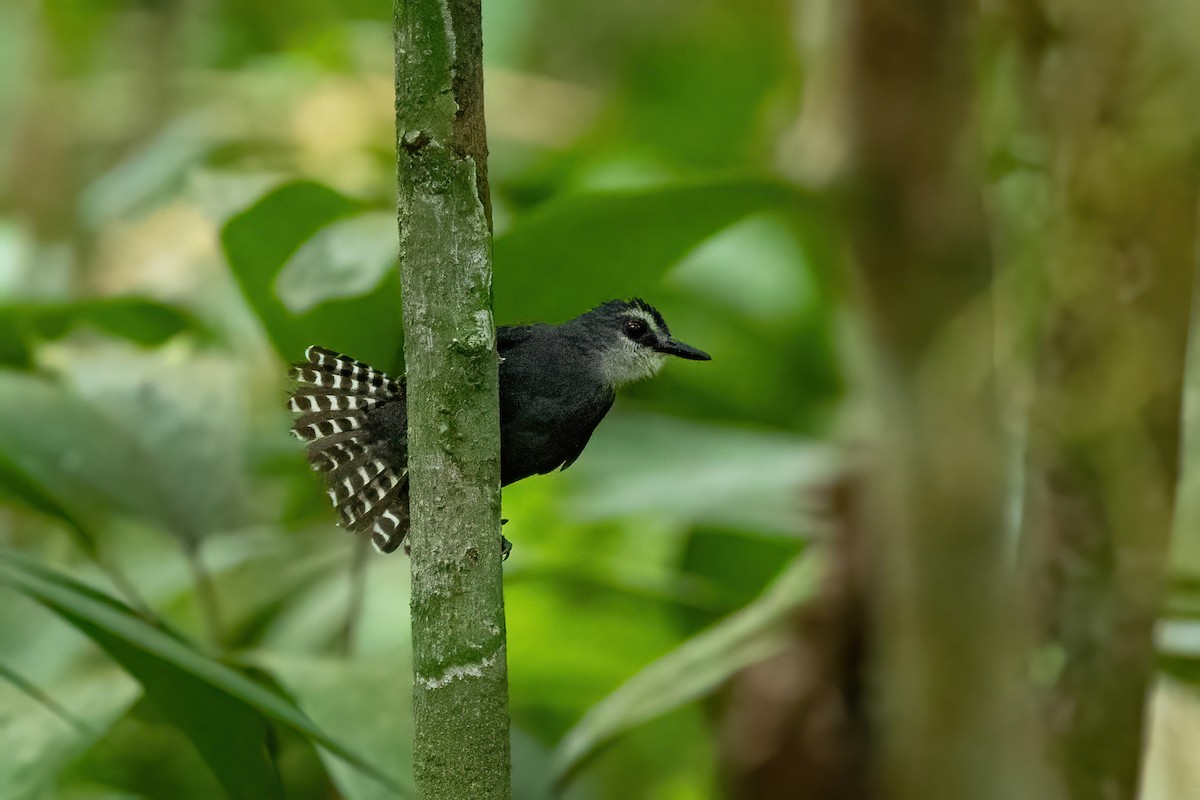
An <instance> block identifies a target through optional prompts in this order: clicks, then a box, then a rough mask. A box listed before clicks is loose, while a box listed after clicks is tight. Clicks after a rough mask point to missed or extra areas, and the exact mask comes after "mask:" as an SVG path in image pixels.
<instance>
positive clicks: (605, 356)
mask: <svg viewBox="0 0 1200 800" xmlns="http://www.w3.org/2000/svg"><path fill="white" fill-rule="evenodd" d="M578 321H579V322H580V323H582V324H583V325H584V326H585V327H586V329H587V331H588V339H589V341H590V342H594V343H595V346H596V349H597V351H598V353H597V355H598V358H599V361H600V372H601V374H602V375H603V376H604V379H605V381H606V382H607V383H609V384H610V385H612V386H620V385H621V384H623V383H630V382H631V381H637V380H641V379H642V378H649V377H650V376H652V375H654V374H655V373H656V372H658V371H659V369H661V368H662V365H663V362H664V361H666V360H667V356H678V357H679V358H688V359H691V360H693V361H708V360H709V359H711V356H710V355H709V354H708V353H705V352H704V351H703V350H697V349H696V348H695V347H692V346H691V345H686V344H684V343H683V342H680V341H676V340H675V339H673V338H671V331H670V330H669V329H668V328H667V323H666V322H665V321H664V320H663V317H662V314H660V313H658V310H657V309H655V308H654V306H652V305H650V304H649V303H647V302H646V301H644V300H639V299H637V298H633V299H631V300H612V301H609V302H607V303H605V304H604V305H601V306H597V307H596V308H593V309H592V310H591V311H589V312H587V313H586V314H584V315H583V316H581V317H579V318H578Z"/></svg>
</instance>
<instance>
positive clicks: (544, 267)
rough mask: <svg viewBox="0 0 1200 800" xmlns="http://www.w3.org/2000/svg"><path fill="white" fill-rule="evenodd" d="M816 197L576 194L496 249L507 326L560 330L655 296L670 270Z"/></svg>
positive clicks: (522, 225) (733, 186)
mask: <svg viewBox="0 0 1200 800" xmlns="http://www.w3.org/2000/svg"><path fill="white" fill-rule="evenodd" d="M807 204H808V197H807V195H805V194H803V193H802V192H801V191H800V190H798V189H796V188H794V187H792V186H788V185H787V184H784V183H781V182H777V181H771V180H764V179H752V178H751V179H733V180H720V181H710V182H705V183H695V184H670V185H667V186H661V187H655V188H651V189H639V190H632V191H611V192H596V193H591V194H574V195H567V196H565V197H563V198H561V199H557V200H552V201H549V202H547V203H546V204H545V205H543V206H541V207H540V208H538V209H536V210H534V211H533V212H531V213H529V214H528V215H526V216H524V217H522V218H520V219H519V220H518V221H517V222H516V223H515V224H514V225H513V227H512V228H511V229H510V230H509V231H508V232H507V233H505V234H503V235H501V236H499V237H497V238H496V242H495V276H496V277H495V309H496V318H497V319H499V320H504V321H510V322H516V321H520V320H545V321H557V320H560V319H563V318H564V317H569V316H573V315H575V314H578V313H580V312H581V311H583V310H585V309H588V308H591V307H592V306H594V305H596V304H597V303H600V302H603V301H605V300H610V299H612V298H614V297H629V296H631V295H640V294H645V295H652V290H653V289H655V288H656V287H657V286H658V285H659V282H660V281H661V279H662V276H663V274H664V273H665V272H666V270H667V268H668V267H670V266H671V265H672V264H674V263H675V262H677V261H679V259H681V258H682V257H683V256H684V255H685V254H687V252H688V251H690V250H691V249H692V248H694V247H696V246H697V245H698V244H700V243H701V242H702V241H704V240H705V239H707V238H708V237H710V236H712V235H713V234H715V233H716V232H717V231H720V230H721V229H722V228H725V227H726V226H728V225H730V224H732V223H734V222H736V221H737V220H739V219H741V218H742V217H745V216H746V215H748V214H751V213H754V212H756V211H761V210H764V209H768V208H783V209H799V208H801V207H806V206H807Z"/></svg>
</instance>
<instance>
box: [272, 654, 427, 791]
mask: <svg viewBox="0 0 1200 800" xmlns="http://www.w3.org/2000/svg"><path fill="white" fill-rule="evenodd" d="M260 660H261V661H262V662H263V665H264V666H266V667H268V668H270V671H271V673H272V674H274V675H278V676H279V680H280V682H281V683H283V685H284V686H286V687H287V690H288V692H289V693H290V694H292V695H293V696H294V697H296V699H297V701H298V702H300V703H302V704H303V705H304V708H305V710H307V711H308V712H309V713H311V714H312V717H313V719H314V720H315V721H316V722H318V723H319V724H320V725H321V727H322V728H323V729H325V730H328V731H329V732H331V733H333V734H336V735H337V736H338V737H339V738H340V739H342V740H343V741H345V742H347V743H348V744H351V745H353V746H354V747H356V748H358V750H359V751H360V752H362V753H363V754H364V755H366V756H367V757H369V758H371V759H373V760H374V761H376V762H377V763H381V764H382V763H387V764H389V765H390V766H391V770H392V772H394V773H398V774H400V775H404V776H410V775H411V774H412V742H413V718H412V667H411V663H410V661H411V659H410V657H409V656H408V655H407V654H404V653H400V654H397V653H395V652H389V653H386V654H376V655H367V656H358V657H355V658H350V659H347V658H341V659H331V658H327V657H326V658H319V657H312V656H295V655H282V654H269V655H264V656H263V657H262V658H261V659H260ZM322 761H324V762H325V765H326V767H327V768H328V770H329V774H330V776H331V777H332V778H333V780H334V782H335V783H336V784H337V787H338V790H339V791H341V792H342V794H344V795H345V797H346V800H390V798H394V797H395V796H396V795H395V793H394V792H393V791H392V790H390V789H389V788H388V787H387V786H385V785H382V784H380V783H379V782H378V781H371V780H369V779H368V778H366V777H365V776H364V775H363V774H362V773H360V772H356V771H354V770H352V769H350V768H348V767H347V766H346V765H345V764H342V763H338V762H336V761H335V760H333V759H331V758H329V757H328V756H326V755H325V754H322ZM406 783H407V782H406ZM405 794H409V795H412V794H415V791H414V790H412V789H409V788H407V785H406V791H405Z"/></svg>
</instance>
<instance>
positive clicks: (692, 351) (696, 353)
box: [655, 339, 712, 361]
mask: <svg viewBox="0 0 1200 800" xmlns="http://www.w3.org/2000/svg"><path fill="white" fill-rule="evenodd" d="M655 349H657V350H658V352H660V353H666V354H667V355H669V356H679V357H680V358H686V359H690V360H692V361H711V360H712V356H710V355H709V354H708V353H706V352H704V351H703V350H697V349H696V348H694V347H692V346H691V345H690V344H684V343H683V342H677V341H675V340H674V339H667V341H665V342H663V343H662V344H660V345H659V346H658V347H657V348H655Z"/></svg>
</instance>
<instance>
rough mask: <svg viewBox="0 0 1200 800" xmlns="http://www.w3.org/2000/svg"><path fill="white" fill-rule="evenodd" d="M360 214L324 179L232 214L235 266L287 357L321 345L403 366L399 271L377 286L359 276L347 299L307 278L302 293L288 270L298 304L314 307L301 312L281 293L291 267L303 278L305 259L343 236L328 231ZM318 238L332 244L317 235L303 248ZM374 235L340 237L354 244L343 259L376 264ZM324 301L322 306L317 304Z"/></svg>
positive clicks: (228, 235)
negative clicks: (322, 293) (284, 273)
mask: <svg viewBox="0 0 1200 800" xmlns="http://www.w3.org/2000/svg"><path fill="white" fill-rule="evenodd" d="M361 211H362V207H361V206H360V205H359V204H358V203H356V202H355V201H353V200H350V199H349V198H347V197H344V196H343V195H340V194H338V193H337V192H335V191H333V190H332V189H329V188H327V187H325V186H322V185H320V184H316V183H309V182H298V183H290V184H286V185H284V186H282V187H280V188H278V189H276V190H274V191H272V192H270V193H269V194H267V195H266V196H265V197H263V198H262V199H261V200H259V201H258V202H257V203H255V204H254V205H253V206H251V207H250V208H249V209H247V210H246V211H243V212H242V213H241V214H238V215H237V216H235V217H233V218H232V219H230V220H229V222H228V223H226V225H225V227H224V229H223V230H222V232H221V241H222V244H223V246H224V249H225V257H226V259H227V260H228V262H229V267H230V269H231V270H232V271H233V275H234V277H235V278H236V279H237V282H238V285H239V286H240V287H241V290H242V294H243V295H244V296H245V298H246V301H247V302H248V303H249V304H250V307H251V308H252V309H254V312H255V313H256V314H257V315H258V318H259V319H260V320H261V321H262V324H263V327H264V328H265V329H266V332H267V335H268V337H269V338H270V340H271V342H272V343H273V344H274V345H275V349H276V350H277V351H278V352H279V354H280V355H281V356H282V357H283V358H284V359H286V360H295V359H298V358H300V357H301V356H302V355H303V353H304V349H305V348H306V347H308V346H309V345H312V344H320V345H323V346H325V347H329V348H332V349H334V350H339V351H341V352H344V353H348V354H350V355H353V356H354V357H355V358H358V359H361V360H363V361H367V362H369V363H371V364H373V365H374V366H376V367H378V368H379V369H383V370H388V371H392V372H393V373H394V372H395V371H396V370H397V369H398V367H399V365H400V363H401V361H400V348H401V339H402V328H401V322H400V274H399V271H398V270H395V269H393V270H387V271H385V272H383V273H382V274H381V277H382V280H381V281H378V282H377V283H376V284H371V285H367V283H369V282H367V281H364V280H362V276H361V274H360V276H359V283H358V284H357V285H356V289H355V291H356V294H355V296H353V297H346V296H345V295H346V294H347V291H346V290H345V289H344V287H343V288H339V287H338V286H337V285H336V284H326V285H325V286H324V291H325V292H327V293H328V294H327V296H326V297H324V298H322V297H319V296H318V294H319V290H318V289H317V288H315V287H314V286H313V284H312V282H304V281H302V283H305V288H304V290H303V291H300V290H299V289H298V288H296V287H295V283H296V282H297V281H298V280H299V279H298V278H296V277H295V276H294V275H289V277H288V279H287V280H286V281H284V283H283V289H284V292H285V293H286V294H287V295H288V297H289V302H291V303H292V304H293V305H295V306H296V307H306V308H308V310H306V311H303V312H302V313H296V312H294V311H293V310H292V309H291V308H289V306H288V304H285V302H284V301H283V300H282V299H281V297H280V284H279V281H280V280H281V279H282V276H281V272H282V271H283V269H284V267H285V266H286V265H287V264H288V263H289V262H290V261H292V260H293V259H300V264H301V267H293V269H299V270H300V272H301V277H303V274H304V273H305V272H306V271H307V268H304V267H303V264H304V263H305V262H307V261H309V260H310V259H311V258H312V257H313V255H312V254H314V253H317V252H320V251H321V250H322V248H325V247H326V245H327V243H328V240H329V239H330V238H335V239H336V238H338V237H337V236H335V235H333V234H322V230H323V229H324V228H326V227H327V226H330V225H333V224H337V223H339V222H341V223H342V224H343V225H344V224H347V223H345V222H344V221H345V220H347V219H349V218H352V217H353V216H354V215H356V214H358V213H359V212H361ZM314 237H323V238H324V240H326V243H325V244H322V242H321V240H318V241H317V242H316V243H314V244H310V245H308V248H309V250H308V253H307V254H306V253H305V251H304V250H303V249H302V248H304V247H305V246H306V243H307V242H310V240H312V239H313V238H314ZM351 238H353V237H351ZM368 239H369V241H366V240H363V239H361V238H359V239H357V240H355V241H353V242H348V241H347V239H346V237H341V238H340V239H339V241H340V243H341V244H342V245H344V246H345V247H346V248H348V249H347V251H346V252H343V253H341V254H340V255H339V258H340V259H341V260H342V262H343V263H351V262H353V263H356V264H359V265H360V266H361V265H364V264H366V263H368V262H371V263H373V258H374V256H376V255H377V254H378V253H379V251H380V246H379V244H378V242H377V241H376V240H374V239H372V238H371V237H368ZM359 249H361V252H358V250H359ZM351 250H353V251H355V252H351ZM359 290H361V291H359ZM297 293H298V295H299V298H300V299H299V300H297ZM321 301H323V302H321ZM317 302H320V304H319V305H315V306H314V305H313V304H314V303H317Z"/></svg>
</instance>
